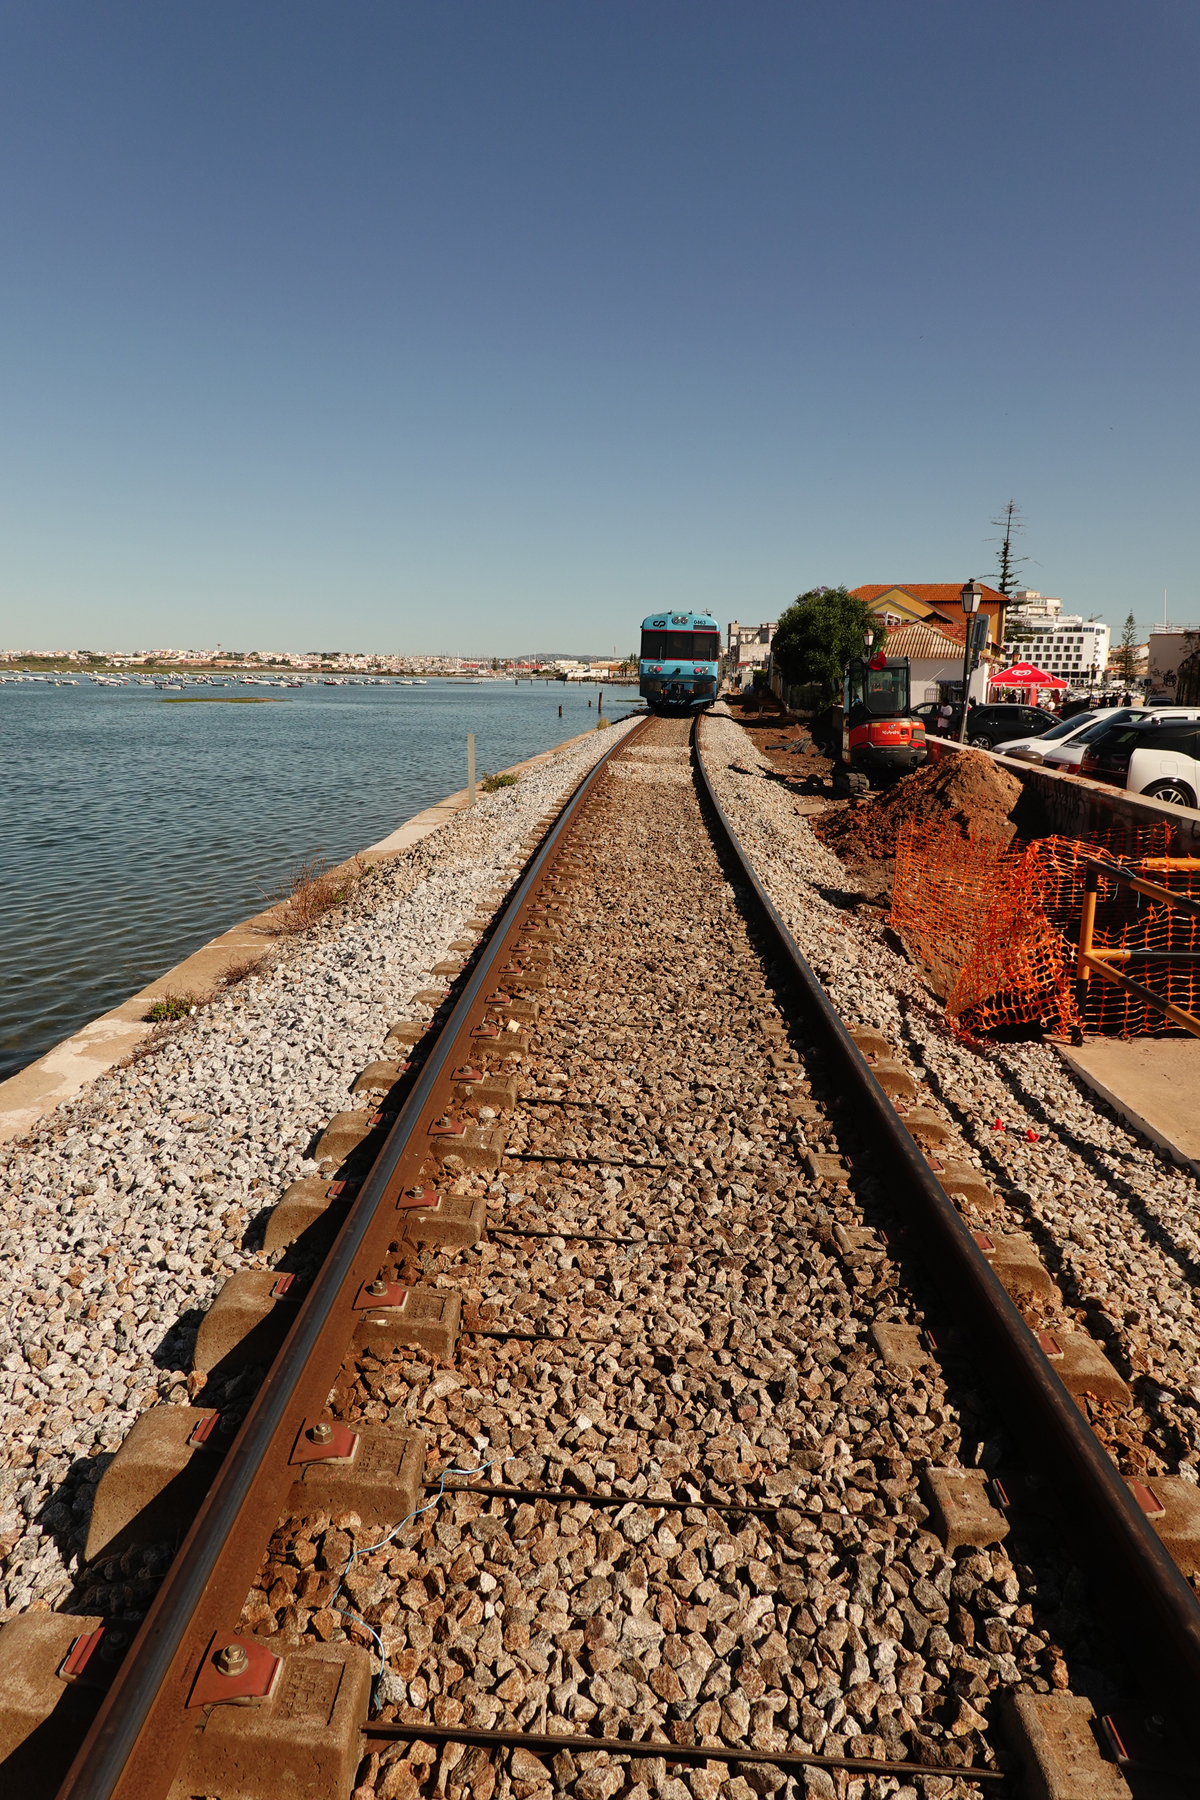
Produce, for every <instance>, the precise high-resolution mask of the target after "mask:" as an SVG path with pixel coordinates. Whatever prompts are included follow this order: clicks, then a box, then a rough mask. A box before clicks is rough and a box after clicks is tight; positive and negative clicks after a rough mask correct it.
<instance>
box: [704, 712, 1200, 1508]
mask: <svg viewBox="0 0 1200 1800" xmlns="http://www.w3.org/2000/svg"><path fill="white" fill-rule="evenodd" d="M703 732H704V753H705V763H706V767H707V769H708V771H709V774H710V777H711V779H712V781H713V785H714V788H715V789H716V792H717V794H718V796H719V798H720V800H721V804H722V806H723V807H724V808H725V809H726V812H727V813H728V815H729V817H730V820H731V822H732V823H733V825H734V828H735V829H736V831H737V832H738V835H739V837H740V838H741V840H742V843H743V845H744V847H745V849H746V852H747V854H748V855H749V856H750V858H751V860H752V861H753V863H754V866H755V869H756V870H757V871H758V873H759V876H760V878H761V879H762V881H763V883H764V885H765V886H766V888H767V890H768V892H769V893H770V895H771V898H772V900H773V901H774V902H775V904H776V906H777V907H778V908H779V910H780V913H781V914H782V916H783V918H784V919H785V921H786V923H787V925H788V929H789V930H790V931H791V933H792V935H793V937H794V938H795V940H796V942H797V944H798V945H799V947H800V950H801V951H802V953H803V954H804V956H805V957H806V959H807V960H808V962H809V963H810V965H811V966H812V968H813V970H814V971H815V973H816V974H817V976H818V977H819V978H820V980H821V981H822V983H823V984H824V986H825V988H826V990H827V991H828V993H829V995H830V998H831V999H832V1001H833V1003H834V1005H835V1006H836V1007H837V1008H838V1010H839V1012H840V1013H841V1014H842V1016H843V1018H845V1019H846V1020H847V1021H848V1022H849V1023H851V1024H855V1023H857V1024H861V1025H865V1026H872V1027H875V1028H877V1029H878V1030H879V1031H881V1032H882V1033H883V1034H884V1035H885V1036H886V1037H888V1038H889V1040H890V1041H891V1042H892V1043H893V1044H894V1045H895V1047H896V1053H897V1056H898V1058H899V1059H900V1060H901V1061H902V1062H906V1063H907V1066H908V1067H909V1068H910V1070H911V1072H912V1073H913V1074H914V1076H915V1077H916V1078H917V1079H918V1080H922V1081H924V1082H925V1083H926V1086H927V1089H928V1092H929V1095H930V1096H931V1098H932V1100H933V1102H934V1103H935V1104H937V1105H940V1107H941V1109H942V1111H943V1113H944V1115H945V1116H946V1118H947V1119H948V1120H949V1121H950V1122H951V1123H952V1124H953V1126H954V1127H955V1129H956V1131H957V1132H958V1134H959V1136H960V1137H961V1139H962V1141H963V1143H964V1145H965V1146H966V1149H967V1153H968V1154H967V1159H968V1160H970V1161H973V1162H974V1163H975V1164H976V1165H977V1166H978V1167H979V1168H980V1169H981V1170H982V1172H983V1174H984V1177H985V1178H986V1179H987V1180H988V1181H989V1182H990V1184H991V1185H992V1186H993V1187H994V1188H995V1189H996V1190H997V1191H998V1192H1000V1193H1002V1194H1003V1195H1004V1196H1005V1199H1006V1202H1007V1207H1008V1211H1009V1213H1010V1215H1011V1218H1012V1223H1013V1224H1014V1225H1017V1226H1020V1227H1021V1228H1023V1229H1026V1230H1028V1231H1030V1232H1031V1234H1032V1235H1033V1237H1034V1238H1035V1241H1036V1242H1037V1243H1038V1245H1039V1248H1040V1251H1041V1254H1042V1256H1043V1259H1044V1261H1045V1262H1046V1264H1047V1266H1048V1267H1049V1268H1050V1269H1051V1272H1052V1274H1053V1275H1054V1277H1055V1279H1056V1281H1057V1282H1058V1283H1059V1286H1060V1287H1061V1288H1062V1290H1063V1295H1064V1299H1065V1301H1066V1303H1067V1305H1068V1307H1070V1308H1073V1309H1074V1310H1075V1313H1076V1316H1077V1318H1078V1320H1079V1322H1080V1323H1081V1324H1083V1325H1084V1326H1085V1327H1086V1329H1087V1330H1088V1331H1089V1332H1090V1333H1091V1335H1092V1336H1093V1337H1095V1338H1097V1339H1098V1340H1100V1341H1101V1342H1102V1343H1103V1344H1104V1346H1105V1351H1106V1354H1107V1355H1108V1356H1109V1358H1110V1360H1112V1361H1114V1362H1115V1363H1116V1364H1117V1366H1118V1368H1120V1369H1121V1370H1122V1372H1123V1373H1125V1374H1126V1376H1127V1379H1130V1380H1131V1382H1132V1385H1133V1386H1134V1390H1135V1393H1136V1395H1137V1399H1138V1401H1139V1402H1140V1404H1141V1407H1142V1408H1143V1409H1144V1411H1145V1414H1146V1415H1147V1416H1148V1418H1149V1420H1150V1421H1151V1423H1152V1425H1153V1427H1154V1431H1153V1436H1154V1439H1155V1440H1156V1444H1157V1449H1158V1455H1159V1463H1160V1465H1161V1467H1160V1471H1159V1472H1162V1471H1163V1470H1165V1471H1166V1472H1169V1473H1172V1474H1179V1475H1181V1476H1183V1477H1184V1478H1185V1479H1187V1480H1191V1481H1196V1480H1197V1474H1198V1465H1200V1313H1198V1311H1197V1306H1196V1303H1195V1300H1194V1297H1193V1290H1194V1287H1195V1284H1196V1281H1197V1278H1198V1277H1200V1204H1198V1201H1200V1195H1198V1193H1197V1183H1196V1180H1195V1178H1194V1177H1193V1175H1192V1174H1191V1172H1190V1171H1189V1170H1187V1169H1183V1168H1179V1167H1177V1166H1175V1165H1173V1164H1172V1163H1170V1162H1168V1161H1167V1160H1166V1158H1165V1157H1164V1156H1163V1155H1162V1154H1160V1153H1159V1152H1158V1151H1157V1150H1156V1149H1155V1148H1154V1147H1153V1146H1152V1145H1149V1144H1148V1143H1146V1142H1144V1141H1143V1140H1141V1139H1139V1138H1138V1137H1137V1136H1136V1134H1135V1133H1133V1132H1132V1131H1130V1130H1129V1129H1128V1128H1127V1127H1126V1126H1125V1125H1123V1124H1122V1123H1121V1122H1120V1121H1119V1120H1118V1119H1117V1118H1116V1117H1115V1115H1114V1114H1113V1113H1111V1112H1110V1111H1109V1110H1108V1108H1107V1107H1105V1106H1104V1105H1103V1104H1102V1103H1100V1102H1098V1101H1097V1100H1096V1099H1095V1098H1094V1097H1093V1096H1092V1095H1091V1094H1090V1093H1089V1092H1088V1090H1087V1089H1086V1088H1084V1087H1083V1086H1082V1085H1081V1084H1080V1083H1078V1082H1077V1081H1076V1080H1075V1079H1074V1077H1073V1076H1072V1075H1071V1074H1070V1072H1069V1071H1068V1069H1067V1068H1066V1067H1065V1066H1064V1064H1063V1062H1062V1060H1061V1059H1060V1058H1059V1056H1058V1055H1057V1053H1056V1052H1055V1051H1054V1049H1053V1048H1052V1047H1051V1046H1050V1045H1048V1044H1041V1043H1018V1044H997V1045H988V1046H985V1047H973V1046H971V1045H969V1044H966V1043H964V1042H962V1041H960V1040H959V1039H957V1038H955V1037H954V1036H953V1035H952V1033H951V1031H950V1030H949V1028H948V1026H947V1024H946V1021H945V1017H944V1014H943V1010H942V1006H941V1003H940V1002H939V1001H938V1000H937V998H936V997H935V996H934V995H933V994H932V993H931V992H930V991H929V989H928V988H927V987H926V986H925V985H924V983H923V981H922V979H921V976H920V974H919V972H918V971H917V970H915V969H914V968H913V967H912V966H911V965H910V964H909V963H908V962H907V961H906V960H905V959H904V957H903V956H901V955H900V954H899V953H898V952H897V951H896V950H894V949H893V948H892V945H891V943H890V942H889V940H888V934H887V931H886V928H885V926H884V924H883V922H882V921H881V920H880V919H878V917H875V918H872V917H870V916H867V917H864V916H862V915H856V914H855V912H854V911H853V910H848V906H847V902H848V903H849V905H850V907H851V908H852V907H853V896H854V882H853V877H852V876H851V875H850V874H849V873H848V871H847V870H846V868H845V867H844V866H843V865H842V863H840V862H839V861H838V859H837V858H836V857H835V856H834V855H833V854H832V852H831V851H830V850H828V849H827V848H826V847H825V846H824V845H823V844H821V843H820V842H819V841H818V839H817V838H816V837H815V836H814V834H813V832H812V829H811V827H810V825H809V823H808V821H807V819H806V818H805V817H804V816H802V813H801V812H800V810H799V808H798V807H797V804H796V801H795V799H794V798H793V797H792V795H791V794H790V793H789V792H788V791H787V790H786V789H785V788H784V787H783V786H782V785H781V784H780V782H779V781H778V780H777V779H772V778H768V777H774V775H775V771H774V769H773V767H772V765H771V764H770V763H769V762H768V761H767V759H766V758H765V757H763V756H761V755H760V753H759V752H758V751H757V750H756V749H755V747H754V745H753V743H752V741H751V739H750V738H749V736H748V734H747V733H746V732H744V731H743V730H742V729H741V727H740V726H739V725H737V724H735V723H734V722H733V720H732V719H730V718H729V717H728V715H722V713H721V712H720V711H719V710H718V711H716V712H712V713H710V714H709V715H708V718H707V721H706V723H705V725H704V726H703ZM838 899H841V901H842V902H843V903H842V904H840V905H839V904H837V903H836V902H837V900H838ZM997 1119H1000V1120H1002V1121H1003V1122H1004V1124H1005V1125H1007V1126H1015V1127H1017V1128H1018V1130H1017V1131H1016V1132H1012V1131H1006V1132H1000V1131H996V1130H994V1129H993V1126H994V1123H995V1121H996V1120H997ZM1027 1129H1031V1130H1032V1131H1033V1132H1034V1133H1036V1135H1037V1142H1036V1143H1031V1142H1028V1141H1026V1139H1025V1137H1024V1132H1025V1131H1026V1130H1027ZM1154 1467H1155V1465H1154V1463H1153V1462H1152V1463H1151V1469H1152V1470H1153V1469H1154Z"/></svg>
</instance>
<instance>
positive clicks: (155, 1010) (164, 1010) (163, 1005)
mask: <svg viewBox="0 0 1200 1800" xmlns="http://www.w3.org/2000/svg"><path fill="white" fill-rule="evenodd" d="M195 1010H196V1002H195V1000H194V999H193V998H192V996H191V994H164V995H163V996H162V998H161V1000H156V1001H155V1002H154V1004H153V1006H152V1007H151V1008H150V1011H149V1012H148V1013H147V1014H146V1023H147V1024H148V1025H164V1024H166V1023H167V1022H168V1021H169V1020H176V1019H187V1018H190V1017H191V1015H192V1013H194V1012H195Z"/></svg>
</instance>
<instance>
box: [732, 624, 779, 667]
mask: <svg viewBox="0 0 1200 1800" xmlns="http://www.w3.org/2000/svg"><path fill="white" fill-rule="evenodd" d="M774 636H775V624H774V621H772V622H771V623H770V624H769V625H739V624H738V622H737V620H736V619H734V620H733V622H732V623H731V624H730V626H729V627H728V635H727V637H726V650H727V655H728V662H727V666H728V669H729V672H730V674H731V675H732V674H733V673H734V672H735V671H737V670H742V671H744V672H745V673H747V674H751V673H753V671H754V670H755V669H765V668H766V666H767V663H768V662H769V661H770V657H771V640H772V638H773V637H774Z"/></svg>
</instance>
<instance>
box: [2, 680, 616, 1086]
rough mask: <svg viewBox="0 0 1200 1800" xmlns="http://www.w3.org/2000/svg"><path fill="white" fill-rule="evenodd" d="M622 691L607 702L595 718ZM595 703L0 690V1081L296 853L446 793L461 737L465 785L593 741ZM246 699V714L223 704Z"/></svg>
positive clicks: (525, 697) (436, 683)
mask: <svg viewBox="0 0 1200 1800" xmlns="http://www.w3.org/2000/svg"><path fill="white" fill-rule="evenodd" d="M636 696H637V690H636V688H633V687H620V688H613V689H610V690H609V691H608V692H607V693H606V694H605V700H604V712H605V716H606V717H608V718H611V719H612V720H613V721H614V722H616V721H617V720H619V719H621V718H623V717H625V715H626V714H627V713H628V712H629V711H630V709H631V707H633V706H635V705H636V703H637V701H636ZM598 697H599V696H598V690H597V688H596V687H595V686H593V685H592V684H590V683H578V682H572V683H570V684H564V683H562V682H557V681H552V682H547V681H538V682H533V683H530V682H522V683H520V685H519V686H518V685H514V683H513V682H512V681H507V682H506V681H503V680H491V681H484V682H481V683H471V682H458V681H454V680H430V681H429V682H428V683H427V684H425V685H423V686H421V685H414V686H411V687H408V686H401V685H399V684H390V685H387V686H374V685H361V686H360V685H354V686H350V685H342V686H337V687H327V686H325V685H323V684H322V683H306V684H305V685H304V686H302V687H299V688H275V687H267V686H256V685H251V684H249V683H238V684H237V685H230V686H226V687H217V686H208V685H193V684H189V683H187V682H183V683H181V685H180V686H179V687H178V688H177V689H174V690H173V691H168V690H166V689H164V688H161V687H156V686H153V685H144V686H143V685H130V686H126V687H110V686H99V685H96V684H94V683H92V682H91V681H90V680H88V679H87V678H86V677H81V678H80V679H79V683H78V685H77V686H61V687H55V686H52V685H50V684H48V683H45V682H41V681H38V682H16V681H12V680H7V681H0V770H2V771H3V774H2V776H0V782H2V785H0V968H2V970H3V983H4V1004H3V1007H2V1008H0V1080H2V1079H4V1078H5V1077H7V1076H9V1075H13V1074H15V1073H16V1072H17V1071H18V1070H20V1069H22V1068H24V1067H25V1066H26V1065H27V1064H28V1063H30V1062H32V1061H34V1060H35V1058H37V1057H39V1056H41V1055H43V1054H44V1053H45V1052H46V1051H47V1050H49V1049H52V1048H53V1046H54V1045H55V1044H57V1043H59V1042H61V1040H62V1039H63V1038H65V1037H69V1036H70V1034H71V1033H72V1032H74V1031H76V1030H78V1029H79V1027H80V1026H81V1025H84V1024H86V1023H87V1022H88V1020H90V1019H94V1018H96V1017H97V1016H98V1015H99V1014H100V1013H103V1012H106V1011H108V1010H109V1008H110V1007H113V1006H116V1005H118V1004H119V1003H120V1002H121V1001H122V1000H127V999H128V998H129V996H130V995H131V994H133V993H136V992H137V990H138V989H139V988H141V987H144V986H145V985H146V983H147V982H149V981H152V980H153V979H154V978H155V977H156V976H157V975H160V974H161V973H162V972H163V971H164V970H166V969H169V968H171V967H173V966H174V964H176V963H178V962H181V961H182V960H183V958H184V957H185V956H189V955H190V954H191V953H192V951H193V950H196V949H198V948H199V947H200V946H201V945H202V944H204V943H207V942H208V940H209V939H210V938H213V937H216V936H217V935H218V933H220V932H222V931H225V930H227V929H228V928H229V927H230V926H231V925H236V924H237V923H238V922H239V921H240V920H241V919H244V918H247V917H248V916H249V915H250V914H252V913H255V912H259V911H261V910H262V908H263V907H264V906H266V905H267V904H268V903H269V902H270V900H271V899H272V898H273V897H275V896H276V895H278V894H279V892H280V891H281V889H283V888H284V886H285V885H286V883H287V881H288V879H289V877H290V876H291V875H292V874H293V873H294V871H295V870H296V869H297V868H298V867H299V866H300V864H301V863H303V862H305V861H306V860H307V859H308V858H310V857H312V856H319V857H322V858H324V859H325V860H326V861H328V862H330V863H336V862H340V861H342V860H343V858H345V857H347V856H351V855H353V853H354V852H355V851H357V850H362V849H365V848H366V846H367V845H368V844H373V843H377V842H378V841H379V839H380V838H383V837H386V836H387V835H388V833H389V832H391V831H394V830H395V829H396V827H397V826H398V825H401V824H403V822H404V820H405V819H409V818H411V817H412V815H413V814H414V813H417V812H420V811H421V810H422V808H424V807H426V806H431V805H433V804H434V802H435V801H438V800H441V799H443V798H444V797H445V795H447V794H449V793H453V792H455V791H456V790H457V789H459V788H462V787H465V786H466V782H467V733H468V732H474V734H475V766H476V774H477V778H478V779H482V776H483V774H484V773H485V772H490V773H495V772H497V771H499V770H501V769H503V768H505V767H507V766H508V765H510V764H512V763H516V762H520V761H521V760H522V759H523V758H525V757H527V756H533V755H536V754H537V752H538V751H540V750H549V749H551V748H552V747H554V746H555V745H557V744H560V743H563V742H564V741H565V740H566V739H567V738H571V737H575V736H576V735H577V734H578V733H579V732H581V731H586V730H588V729H589V727H593V726H594V725H595V723H596V718H597V712H596V702H597V699H598ZM246 699H256V700H257V699H261V700H262V701H263V702H264V704H254V705H245V704H229V701H231V700H237V701H242V700H246ZM181 702H186V703H181ZM560 706H561V708H562V717H561V719H560V718H559V716H558V714H559V707H560Z"/></svg>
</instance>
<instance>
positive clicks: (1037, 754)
mask: <svg viewBox="0 0 1200 1800" xmlns="http://www.w3.org/2000/svg"><path fill="white" fill-rule="evenodd" d="M1141 716H1142V708H1141V707H1140V706H1139V707H1133V706H1114V707H1108V706H1106V707H1104V708H1102V709H1101V710H1100V711H1099V712H1084V713H1076V714H1075V716H1074V717H1073V718H1070V719H1060V720H1059V721H1058V723H1057V725H1052V726H1051V727H1050V729H1049V731H1043V732H1042V733H1041V734H1040V735H1039V736H1038V737H1019V738H1010V739H1009V741H1008V742H1007V743H1006V744H997V745H996V754H997V756H1015V757H1016V758H1017V760H1018V761H1019V762H1031V763H1053V764H1055V765H1057V766H1058V767H1059V768H1071V767H1078V765H1079V763H1080V761H1081V760H1082V758H1083V746H1084V742H1085V740H1086V739H1087V738H1088V737H1089V736H1091V735H1092V734H1093V733H1094V732H1097V731H1101V730H1103V728H1104V727H1105V726H1106V725H1119V724H1121V723H1122V721H1123V720H1125V719H1139V718H1141Z"/></svg>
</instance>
